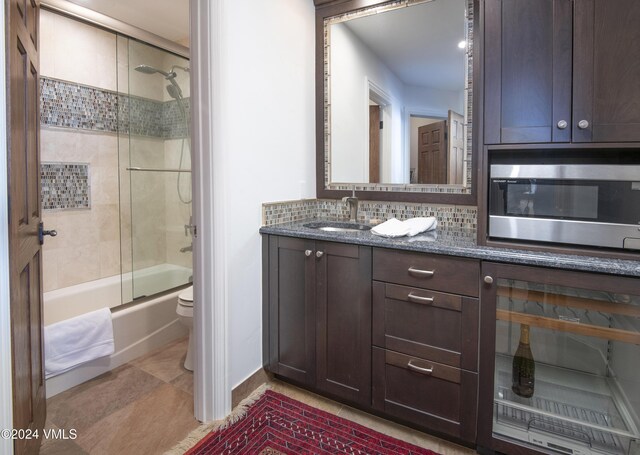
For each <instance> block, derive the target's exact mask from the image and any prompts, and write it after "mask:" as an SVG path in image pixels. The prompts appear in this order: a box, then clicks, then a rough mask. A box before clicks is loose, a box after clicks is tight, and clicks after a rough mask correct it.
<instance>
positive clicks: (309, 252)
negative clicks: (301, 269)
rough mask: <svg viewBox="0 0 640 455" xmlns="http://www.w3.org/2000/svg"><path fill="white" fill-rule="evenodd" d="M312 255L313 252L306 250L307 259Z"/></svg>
mask: <svg viewBox="0 0 640 455" xmlns="http://www.w3.org/2000/svg"><path fill="white" fill-rule="evenodd" d="M312 254H313V251H311V250H306V251H305V252H304V255H305V256H306V257H309V256H311V255H312Z"/></svg>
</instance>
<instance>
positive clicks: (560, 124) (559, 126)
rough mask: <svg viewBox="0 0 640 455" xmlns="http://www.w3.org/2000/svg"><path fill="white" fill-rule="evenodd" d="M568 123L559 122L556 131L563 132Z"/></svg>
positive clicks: (564, 121)
mask: <svg viewBox="0 0 640 455" xmlns="http://www.w3.org/2000/svg"><path fill="white" fill-rule="evenodd" d="M567 125H568V123H567V121H566V120H560V121H559V122H558V129H560V130H563V129H565V128H566V127H567Z"/></svg>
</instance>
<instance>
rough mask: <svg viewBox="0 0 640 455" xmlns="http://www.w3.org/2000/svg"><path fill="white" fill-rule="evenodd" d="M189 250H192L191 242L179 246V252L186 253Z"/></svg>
mask: <svg viewBox="0 0 640 455" xmlns="http://www.w3.org/2000/svg"><path fill="white" fill-rule="evenodd" d="M189 251H193V243H192V244H191V245H188V246H185V247H182V248H180V252H181V253H187V252H189Z"/></svg>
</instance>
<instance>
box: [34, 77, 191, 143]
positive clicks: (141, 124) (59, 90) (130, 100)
mask: <svg viewBox="0 0 640 455" xmlns="http://www.w3.org/2000/svg"><path fill="white" fill-rule="evenodd" d="M181 102H182V103H183V106H184V113H185V114H186V115H187V120H188V122H190V118H189V116H190V106H189V105H190V101H189V99H188V98H185V99H183V100H182V101H181ZM40 125H41V126H54V127H61V128H73V129H79V130H90V131H105V132H112V133H117V132H120V133H125V134H127V133H131V134H135V135H140V136H150V137H158V138H162V139H175V138H183V137H187V136H188V134H189V131H188V128H187V127H186V125H185V122H184V118H183V113H182V110H181V109H180V107H179V106H178V101H177V100H171V101H156V100H152V99H148V98H141V97H136V96H129V95H124V94H119V93H116V92H112V91H109V90H104V89H100V88H96V87H91V86H88V85H82V84H77V83H73V82H68V81H62V80H59V79H53V78H48V77H41V78H40Z"/></svg>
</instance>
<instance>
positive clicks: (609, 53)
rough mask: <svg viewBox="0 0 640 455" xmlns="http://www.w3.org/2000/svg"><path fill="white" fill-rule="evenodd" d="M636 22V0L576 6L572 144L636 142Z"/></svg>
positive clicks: (639, 58) (639, 70)
mask: <svg viewBox="0 0 640 455" xmlns="http://www.w3.org/2000/svg"><path fill="white" fill-rule="evenodd" d="M639 22H640V2H639V1H638V0H616V1H611V0H580V1H576V2H575V35H574V36H575V38H574V42H575V55H574V71H573V74H574V76H573V78H574V92H573V103H574V111H573V124H572V126H573V140H574V142H591V141H592V142H640V102H638V100H640V84H638V81H640V44H639V43H640V27H639V26H638V23H639ZM581 121H583V124H582V125H580V122H581Z"/></svg>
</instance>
